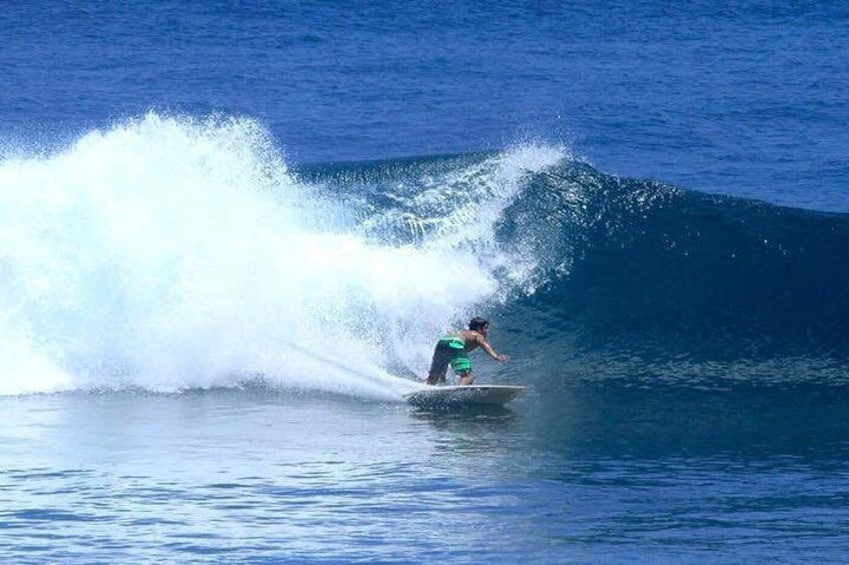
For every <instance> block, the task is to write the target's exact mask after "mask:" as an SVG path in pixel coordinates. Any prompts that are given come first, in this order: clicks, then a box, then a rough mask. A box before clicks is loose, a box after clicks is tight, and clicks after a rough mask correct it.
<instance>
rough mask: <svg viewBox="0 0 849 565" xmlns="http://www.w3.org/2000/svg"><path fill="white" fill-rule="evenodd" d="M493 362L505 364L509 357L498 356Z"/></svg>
mask: <svg viewBox="0 0 849 565" xmlns="http://www.w3.org/2000/svg"><path fill="white" fill-rule="evenodd" d="M495 360H496V361H498V362H499V363H506V362H507V361H509V360H510V356H509V355H499V356H498V357H496V358H495Z"/></svg>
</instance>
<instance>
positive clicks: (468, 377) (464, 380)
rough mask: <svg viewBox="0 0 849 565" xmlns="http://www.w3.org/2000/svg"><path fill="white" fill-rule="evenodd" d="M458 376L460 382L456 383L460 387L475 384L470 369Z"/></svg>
mask: <svg viewBox="0 0 849 565" xmlns="http://www.w3.org/2000/svg"><path fill="white" fill-rule="evenodd" d="M458 376H459V377H460V380H459V381H458V382H459V384H460V385H461V386H462V385H470V384H472V383H474V382H475V375H474V374H472V370H471V369H469V370H468V371H466V372H464V373H459V374H458Z"/></svg>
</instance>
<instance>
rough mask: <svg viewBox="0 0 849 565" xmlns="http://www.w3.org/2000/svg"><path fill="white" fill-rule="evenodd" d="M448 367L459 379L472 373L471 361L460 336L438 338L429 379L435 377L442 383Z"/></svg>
mask: <svg viewBox="0 0 849 565" xmlns="http://www.w3.org/2000/svg"><path fill="white" fill-rule="evenodd" d="M448 365H451V368H452V369H454V372H455V373H457V375H458V376H461V377H462V376H464V375H466V374H468V373H471V372H472V361H471V360H470V359H469V354H468V352H467V351H466V340H464V339H463V338H462V336H458V335H447V336H443V337H441V338H439V341H438V342H437V344H436V348H435V349H434V351H433V361H432V362H431V365H430V376H431V378H433V377H437V378H438V379H439V380H440V381H444V380H445V373H446V372H447V370H448Z"/></svg>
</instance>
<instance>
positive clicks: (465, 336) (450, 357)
mask: <svg viewBox="0 0 849 565" xmlns="http://www.w3.org/2000/svg"><path fill="white" fill-rule="evenodd" d="M488 333H489V322H488V321H487V320H485V319H483V318H472V320H471V321H470V322H469V329H467V330H460V331H458V332H457V333H452V334H448V335H445V336H443V337H441V338H439V341H438V342H437V344H436V347H435V348H434V350H433V360H432V361H431V364H430V371H429V372H428V375H427V379H425V383H426V384H429V385H435V384H437V383H444V382H445V373H446V372H447V371H448V365H451V368H452V369H454V372H455V373H456V374H457V376H458V377H459V384H461V385H470V384H472V383H473V382H474V381H475V376H474V375H473V374H472V361H471V360H470V359H469V352H470V351H473V350H475V349H477V348H478V347H480V348H481V349H483V350H484V351H486V353H487V354H488V355H489V356H490V357H492V358H493V359H495V360H496V361H498V362H499V363H504V362H506V361H509V360H510V357H509V356H508V355H499V354H498V353H496V352H495V349H493V348H492V346H491V345H490V344H489V342H488V341H487V340H486V336H487V334H488Z"/></svg>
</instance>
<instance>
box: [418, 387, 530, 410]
mask: <svg viewBox="0 0 849 565" xmlns="http://www.w3.org/2000/svg"><path fill="white" fill-rule="evenodd" d="M524 390H525V387H523V386H513V385H466V386H429V387H427V388H426V389H422V390H417V391H415V392H410V393H407V394H405V395H404V399H405V400H406V401H407V402H409V403H410V404H412V405H413V406H416V407H419V408H443V407H444V408H447V407H453V406H501V405H502V404H506V403H507V402H510V401H511V400H513V399H514V398H516V397H517V396H519V395H520V394H522V392H523V391H524Z"/></svg>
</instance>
